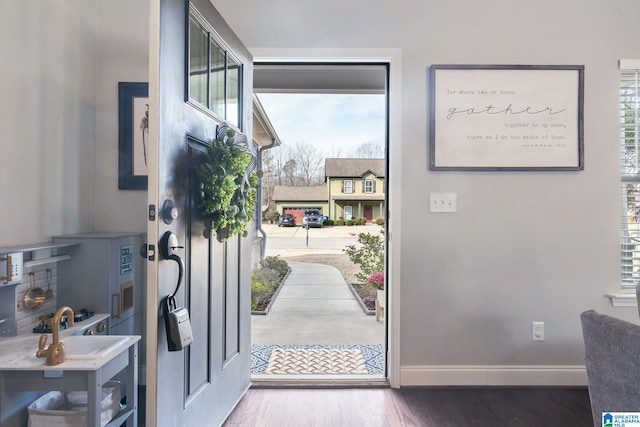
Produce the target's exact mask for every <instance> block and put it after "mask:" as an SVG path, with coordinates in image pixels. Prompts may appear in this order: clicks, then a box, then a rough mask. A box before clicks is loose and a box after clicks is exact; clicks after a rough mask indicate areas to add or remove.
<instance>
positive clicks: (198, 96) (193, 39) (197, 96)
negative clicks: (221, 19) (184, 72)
mask: <svg viewBox="0 0 640 427" xmlns="http://www.w3.org/2000/svg"><path fill="white" fill-rule="evenodd" d="M208 40H209V33H208V32H207V31H205V29H204V28H202V27H201V26H200V25H199V24H198V23H197V22H196V21H195V20H194V19H193V18H191V19H189V97H190V98H191V99H193V100H194V101H196V102H198V103H199V104H202V105H204V106H207V77H208V75H207V64H208V63H209V60H208V55H207V42H208Z"/></svg>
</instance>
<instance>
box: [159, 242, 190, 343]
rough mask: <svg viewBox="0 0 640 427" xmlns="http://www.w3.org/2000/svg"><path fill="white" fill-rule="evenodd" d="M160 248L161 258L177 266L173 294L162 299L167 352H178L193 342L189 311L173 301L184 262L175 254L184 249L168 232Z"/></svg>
mask: <svg viewBox="0 0 640 427" xmlns="http://www.w3.org/2000/svg"><path fill="white" fill-rule="evenodd" d="M160 246H161V249H162V256H163V257H164V258H165V259H170V260H172V261H175V262H176V263H177V264H178V284H177V285H176V289H175V290H174V291H173V293H172V294H171V295H167V296H166V298H165V299H164V326H165V329H166V333H167V347H168V350H169V351H179V350H182V349H184V348H185V347H187V346H189V345H190V344H191V342H192V341H193V336H192V333H191V321H190V320H189V311H188V310H187V309H185V308H182V307H178V306H177V304H176V299H175V296H176V294H177V293H178V289H180V284H181V283H182V278H183V276H184V261H183V260H182V258H181V257H180V256H179V255H178V253H177V252H178V249H181V248H184V246H180V245H179V244H178V238H177V237H176V235H175V234H173V233H172V232H170V231H167V232H166V233H164V235H163V236H162V240H161V241H160Z"/></svg>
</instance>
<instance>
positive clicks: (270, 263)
mask: <svg viewBox="0 0 640 427" xmlns="http://www.w3.org/2000/svg"><path fill="white" fill-rule="evenodd" d="M260 266H261V267H262V268H263V269H266V270H275V271H276V272H277V273H278V275H279V276H280V279H282V278H283V277H284V276H286V274H287V272H288V271H289V264H288V263H287V261H285V260H283V259H282V258H278V257H275V256H268V257H266V258H265V259H263V260H262V261H260Z"/></svg>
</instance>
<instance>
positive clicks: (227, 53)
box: [185, 4, 244, 131]
mask: <svg viewBox="0 0 640 427" xmlns="http://www.w3.org/2000/svg"><path fill="white" fill-rule="evenodd" d="M192 20H193V21H195V22H196V23H197V25H198V26H199V27H200V28H202V30H203V31H204V32H206V34H207V40H206V55H207V64H206V67H205V68H206V73H207V77H206V89H205V93H206V104H203V103H202V102H200V101H199V100H198V99H195V98H193V97H192V96H191V94H192V93H191V85H190V83H191V76H192V75H191V46H192V43H191V28H192V27H191V25H192ZM186 36H187V48H186V58H185V101H186V102H187V103H188V104H189V105H191V106H192V107H194V108H197V109H198V110H200V111H202V112H203V113H205V114H207V115H209V116H211V117H213V118H215V119H217V120H219V121H224V122H226V123H227V124H229V125H230V126H231V127H233V128H235V129H238V130H240V131H242V129H243V127H244V124H243V120H242V108H243V96H242V93H243V90H244V88H243V85H244V64H243V63H242V61H240V59H239V58H238V56H237V55H235V54H234V53H233V51H232V50H231V49H230V48H229V46H228V45H227V44H226V43H225V42H224V40H223V39H222V37H220V35H219V34H218V33H217V32H216V31H215V30H214V29H213V27H212V26H211V25H210V24H209V23H208V22H207V20H206V19H205V18H204V17H203V16H202V14H200V12H198V10H197V9H196V8H195V7H194V6H193V5H192V4H190V6H189V16H188V24H187V34H186ZM212 45H215V46H216V47H217V48H218V49H220V50H221V51H222V52H223V53H224V82H223V84H222V85H221V86H222V87H223V92H224V96H223V97H224V103H223V105H222V114H220V113H218V112H216V111H214V110H213V109H212V80H213V78H212V71H211V70H212V61H211V59H212ZM232 63H233V64H236V65H237V72H236V73H235V74H236V75H237V80H238V81H237V87H235V90H236V91H237V93H236V101H237V102H236V103H235V104H232V103H230V102H229V101H230V98H229V97H230V93H231V92H232V91H231V89H230V84H229V82H230V72H229V69H230V64H232ZM231 105H233V106H234V108H233V109H235V110H236V111H235V118H236V122H232V121H230V120H231V118H230V108H229V107H230V106H231Z"/></svg>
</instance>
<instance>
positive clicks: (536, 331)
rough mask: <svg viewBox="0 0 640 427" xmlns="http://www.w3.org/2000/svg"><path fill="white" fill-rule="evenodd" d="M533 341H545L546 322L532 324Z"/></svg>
mask: <svg viewBox="0 0 640 427" xmlns="http://www.w3.org/2000/svg"><path fill="white" fill-rule="evenodd" d="M531 341H544V322H531Z"/></svg>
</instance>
